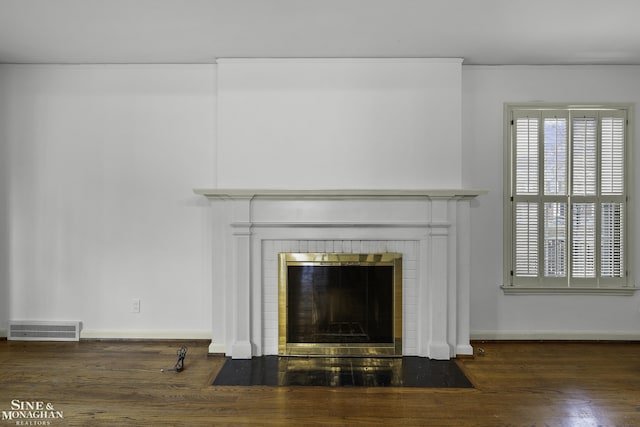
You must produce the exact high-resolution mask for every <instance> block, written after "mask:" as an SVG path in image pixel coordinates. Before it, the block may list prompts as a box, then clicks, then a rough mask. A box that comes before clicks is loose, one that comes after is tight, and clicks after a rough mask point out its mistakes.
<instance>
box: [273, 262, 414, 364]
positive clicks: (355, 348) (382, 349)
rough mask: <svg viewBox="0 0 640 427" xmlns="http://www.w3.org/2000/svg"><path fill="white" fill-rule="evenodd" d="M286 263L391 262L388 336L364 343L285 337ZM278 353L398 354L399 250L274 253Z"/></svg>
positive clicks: (400, 347)
mask: <svg viewBox="0 0 640 427" xmlns="http://www.w3.org/2000/svg"><path fill="white" fill-rule="evenodd" d="M290 266H391V267H393V273H392V276H393V302H392V307H393V315H392V316H391V317H392V319H393V320H392V321H393V325H392V328H391V329H392V335H393V336H392V339H391V340H390V341H389V342H366V343H357V342H349V343H337V342H336V343H326V342H322V343H316V342H314V343H297V342H296V343H294V342H288V340H287V317H288V300H287V295H288V293H287V287H288V267H290ZM278 354H279V355H281V356H332V357H336V356H360V357H362V356H368V357H379V356H397V357H399V356H402V254H399V253H366V254H363V253H325V252H322V253H317V252H303V253H298V252H281V253H279V254H278Z"/></svg>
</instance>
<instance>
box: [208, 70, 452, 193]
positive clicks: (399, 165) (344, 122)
mask: <svg viewBox="0 0 640 427" xmlns="http://www.w3.org/2000/svg"><path fill="white" fill-rule="evenodd" d="M460 76H461V60H459V59H433V60H426V59H395V60H385V59H375V60H374V59H360V60H358V59H344V60H342V59H333V60H332V59H315V60H313V59H294V60H290V59H273V60H271V59H263V60H259V59H258V60H256V59H246V60H243V59H222V60H219V61H218V89H219V99H218V124H219V129H218V148H217V152H218V164H217V172H218V175H217V185H218V187H219V188H287V189H291V188H297V189H317V188H321V189H325V188H326V189H336V188H341V189H345V188H375V189H380V188H403V189H408V188H460V183H461V151H460V150H461V124H460V118H461V93H460V90H461V81H460Z"/></svg>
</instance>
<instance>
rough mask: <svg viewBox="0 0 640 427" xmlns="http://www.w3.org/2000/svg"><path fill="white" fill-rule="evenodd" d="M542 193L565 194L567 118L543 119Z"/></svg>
mask: <svg viewBox="0 0 640 427" xmlns="http://www.w3.org/2000/svg"><path fill="white" fill-rule="evenodd" d="M544 194H545V195H562V194H567V119H565V118H558V117H547V118H545V119H544Z"/></svg>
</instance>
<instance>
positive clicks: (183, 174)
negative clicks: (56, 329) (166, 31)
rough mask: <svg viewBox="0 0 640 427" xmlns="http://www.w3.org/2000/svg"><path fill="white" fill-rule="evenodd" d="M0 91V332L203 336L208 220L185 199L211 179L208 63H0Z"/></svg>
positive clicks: (199, 204)
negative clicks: (17, 327)
mask: <svg viewBox="0 0 640 427" xmlns="http://www.w3.org/2000/svg"><path fill="white" fill-rule="evenodd" d="M0 88H2V92H1V93H2V97H1V98H0V118H1V120H2V122H1V124H2V126H1V128H2V130H1V133H0V136H1V140H0V141H1V142H2V144H3V145H0V147H2V153H0V154H2V159H4V160H3V161H2V164H1V165H0V166H2V170H3V171H5V172H3V175H2V178H3V179H2V185H1V186H0V196H1V197H2V199H1V200H2V204H1V205H0V207H2V208H4V209H8V210H9V213H10V217H9V223H8V228H9V230H10V232H9V236H8V241H7V240H5V239H4V237H5V236H3V234H2V233H3V230H4V231H6V228H7V220H6V218H5V217H4V216H3V214H2V211H3V209H0V237H2V239H1V240H2V242H3V243H2V246H0V255H2V260H3V261H2V264H0V267H3V268H2V273H1V274H2V276H0V280H2V283H3V287H0V299H1V300H2V301H9V302H10V307H9V306H7V304H6V303H3V304H2V305H0V309H1V310H2V313H1V315H0V321H1V322H2V324H0V329H2V328H3V327H6V321H7V319H39V320H57V319H73V320H81V321H83V325H84V333H83V335H82V336H83V337H92V336H93V337H110V336H115V337H136V336H141V337H154V336H159V337H164V338H171V337H179V338H190V337H198V338H207V337H208V336H210V333H209V331H210V325H211V282H210V278H211V274H210V268H211V260H210V259H209V257H208V254H209V253H210V250H209V248H210V238H211V235H210V231H209V230H210V218H209V216H208V209H206V206H207V202H206V200H204V199H203V198H201V197H198V196H195V195H193V193H192V188H193V187H194V186H197V185H198V184H199V183H210V182H212V181H213V176H214V170H213V164H214V162H215V158H214V150H213V148H214V144H213V141H214V137H215V129H214V120H213V115H214V106H215V66H212V65H195V66H194V65H187V66H180V65H143V66H137V65H91V66H77V65H60V66H58V65H1V66H0ZM7 164H8V166H9V170H10V172H9V174H10V180H6V179H5V178H6V176H5V175H6V169H5V168H7ZM7 183H8V185H7ZM5 263H6V264H8V268H4V267H6V266H5V265H4V264H5ZM6 283H10V287H9V288H8V289H6V288H4V286H6ZM133 298H140V299H141V312H140V313H139V314H134V313H131V301H132V299H133Z"/></svg>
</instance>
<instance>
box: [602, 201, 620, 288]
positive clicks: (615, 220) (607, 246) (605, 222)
mask: <svg viewBox="0 0 640 427" xmlns="http://www.w3.org/2000/svg"><path fill="white" fill-rule="evenodd" d="M623 215H624V205H623V204H622V203H603V204H602V206H601V216H602V219H601V226H600V228H601V231H600V233H601V236H600V245H601V250H600V269H601V275H602V276H603V277H623V276H624V268H625V267H624V218H623Z"/></svg>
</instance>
